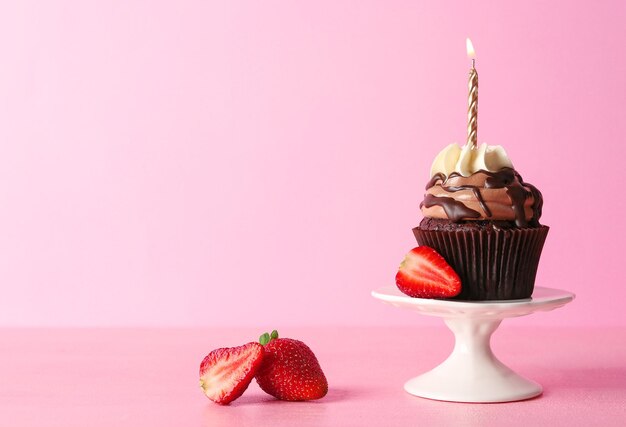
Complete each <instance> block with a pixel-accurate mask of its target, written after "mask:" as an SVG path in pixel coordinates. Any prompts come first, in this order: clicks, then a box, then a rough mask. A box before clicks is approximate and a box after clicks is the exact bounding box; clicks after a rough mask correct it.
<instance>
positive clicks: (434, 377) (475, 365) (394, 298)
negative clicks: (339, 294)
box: [372, 286, 574, 403]
mask: <svg viewBox="0 0 626 427" xmlns="http://www.w3.org/2000/svg"><path fill="white" fill-rule="evenodd" d="M372 296H374V298H378V299H380V300H382V301H384V302H386V303H388V304H391V305H394V306H396V307H403V308H408V309H411V310H416V311H418V312H420V313H421V314H424V315H427V316H436V317H442V318H443V320H444V322H445V324H446V325H447V326H448V328H450V330H452V332H453V333H454V338H455V344H454V350H452V353H451V354H450V356H449V357H448V358H447V359H446V360H445V361H444V362H443V363H442V364H441V365H439V366H437V367H436V368H434V369H432V370H431V371H428V372H426V373H424V374H422V375H420V376H418V377H415V378H413V379H411V380H409V381H407V382H406V384H404V389H405V390H406V391H407V392H408V393H410V394H413V395H415V396H420V397H425V398H428V399H435V400H446V401H450V402H476V403H478V402H483V403H487V402H512V401H516V400H524V399H529V398H531V397H535V396H538V395H540V394H541V392H542V390H543V389H542V387H541V385H539V384H537V383H536V382H534V381H531V380H528V379H526V378H523V377H522V376H520V375H518V374H516V373H515V372H513V370H512V369H510V368H509V367H507V366H506V365H504V364H503V363H502V362H500V361H499V360H498V359H497V358H496V356H495V355H494V354H493V351H491V345H490V340H491V335H492V334H493V333H494V331H495V330H496V329H498V326H500V323H501V322H502V320H503V319H506V318H508V317H517V316H526V315H528V314H532V313H535V312H537V311H548V310H554V309H555V308H559V307H562V306H564V305H565V304H567V303H568V302H571V301H572V300H573V299H574V294H573V293H571V292H567V291H562V290H559V289H551V288H541V287H535V290H534V292H533V296H532V298H529V299H522V300H511V301H480V302H472V301H450V300H436V299H423V298H412V297H409V296H407V295H404V294H403V293H402V292H400V291H399V290H398V288H397V287H395V286H386V287H383V288H380V289H377V290H375V291H372Z"/></svg>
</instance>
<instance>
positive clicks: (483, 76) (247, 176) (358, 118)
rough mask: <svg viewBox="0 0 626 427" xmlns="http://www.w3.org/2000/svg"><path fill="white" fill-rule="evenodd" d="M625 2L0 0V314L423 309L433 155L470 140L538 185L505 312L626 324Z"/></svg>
mask: <svg viewBox="0 0 626 427" xmlns="http://www.w3.org/2000/svg"><path fill="white" fill-rule="evenodd" d="M624 22H626V3H624V2H623V1H604V2H594V3H591V2H586V3H585V2H566V1H553V2H545V1H525V2H515V3H511V2H497V1H491V2H490V1H474V2H446V1H442V2H410V1H406V2H402V1H397V2H383V1H378V2H363V1H354V2H349V1H327V2H306V3H305V2H290V1H282V2H275V1H264V2H256V1H250V2H226V1H225V2H213V3H207V2H203V1H180V2H164V1H163V2H148V1H133V2H126V1H121V0H119V1H111V2H97V3H96V2H89V4H87V2H82V1H60V0H59V1H54V2H28V1H21V2H7V3H6V4H3V6H2V8H1V10H0V52H2V57H1V66H0V141H1V145H0V147H1V151H0V206H1V208H0V235H1V238H0V280H1V285H0V286H1V291H2V298H0V325H5V326H118V325H135V326H141V325H146V326H159V325H161V326H162V325H173V326H217V327H220V326H232V325H235V326H237V325H239V326H246V325H250V326H258V327H259V328H260V329H267V328H271V327H278V328H280V327H281V326H282V325H286V324H291V325H323V324H346V325H354V324H363V325H372V324H377V325H383V326H384V325H401V324H407V325H409V324H415V323H418V322H421V323H427V322H430V321H434V322H436V321H437V320H430V319H425V318H421V317H420V318H419V319H418V318H417V316H416V315H415V314H414V313H411V312H406V313H405V312H402V311H400V310H393V309H391V308H389V307H386V306H383V305H382V304H380V302H378V301H376V300H374V299H373V298H371V297H370V296H369V292H370V290H371V289H373V288H376V287H379V286H382V285H387V284H390V283H393V277H394V274H395V271H396V268H397V265H398V264H399V262H400V260H401V259H402V257H403V255H404V254H405V252H407V251H408V250H409V249H410V248H412V247H413V246H414V245H415V243H414V240H413V236H412V233H411V228H412V227H413V226H415V225H417V224H418V222H419V220H420V218H421V217H420V215H419V210H418V204H419V202H420V201H421V198H422V194H423V187H424V184H425V182H426V181H427V179H428V169H429V167H430V163H431V160H432V158H433V157H434V156H435V154H436V153H437V152H438V151H439V150H440V149H441V148H442V147H443V146H445V145H447V144H449V143H451V142H462V141H463V139H464V136H465V108H466V78H467V72H468V65H469V63H468V60H467V58H466V56H465V38H466V37H467V36H469V37H471V38H472V40H473V41H474V45H475V47H476V50H477V57H478V59H477V68H478V71H479V76H480V103H479V125H478V129H479V141H484V142H488V143H490V144H503V145H504V146H505V147H506V149H507V151H508V153H509V155H510V157H511V158H512V160H513V162H514V164H515V166H516V167H517V168H518V169H519V170H520V171H521V173H522V175H523V176H524V178H525V179H526V180H527V181H529V182H531V183H533V184H535V185H537V186H538V187H539V188H540V189H541V190H542V192H543V194H544V196H545V200H546V202H545V209H544V216H543V221H542V222H544V223H545V224H547V225H550V226H551V227H552V229H551V232H550V235H549V239H548V242H547V244H546V247H545V252H544V256H543V259H542V263H541V266H540V271H539V275H538V282H537V284H538V285H542V286H550V287H557V288H565V289H569V290H572V291H574V292H575V293H577V295H578V298H577V300H576V301H575V302H574V303H573V304H571V305H570V306H568V307H567V308H565V309H563V310H559V311H558V312H552V313H546V314H542V315H537V316H531V317H528V318H524V319H518V320H512V321H511V322H520V323H521V322H523V323H524V324H525V325H532V324H556V325H582V324H595V325H608V324H616V325H621V326H623V325H626V310H622V309H621V305H622V304H621V301H623V300H624V298H626V287H625V286H624V279H623V277H624V274H623V271H624V266H623V264H624V263H623V253H624V251H623V242H624V238H625V237H626V232H625V226H624V224H625V223H626V222H625V221H624V219H623V212H624V208H625V201H626V198H625V197H624V195H623V194H622V191H621V188H620V184H621V183H622V182H623V180H624V178H623V172H622V170H623V169H624V160H623V159H624V155H625V154H626V150H625V149H624V146H625V144H626V140H625V139H626V120H625V117H626V102H625V100H626V77H625V76H626V53H625V48H624V41H625V39H626V27H625V26H624Z"/></svg>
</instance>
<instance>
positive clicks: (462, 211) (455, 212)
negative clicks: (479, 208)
mask: <svg viewBox="0 0 626 427" xmlns="http://www.w3.org/2000/svg"><path fill="white" fill-rule="evenodd" d="M422 206H426V207H427V208H430V207H431V206H441V207H442V208H443V210H444V211H445V212H446V215H447V216H448V218H450V219H451V220H452V221H454V222H459V221H461V220H462V219H463V218H480V213H479V212H476V211H475V210H474V209H470V208H468V207H467V206H465V205H464V204H463V203H461V202H459V201H457V200H454V199H453V198H452V197H437V196H433V195H432V194H426V197H424V201H423V202H422V204H421V205H420V207H422Z"/></svg>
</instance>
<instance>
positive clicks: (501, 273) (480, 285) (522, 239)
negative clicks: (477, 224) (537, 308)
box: [413, 225, 550, 301]
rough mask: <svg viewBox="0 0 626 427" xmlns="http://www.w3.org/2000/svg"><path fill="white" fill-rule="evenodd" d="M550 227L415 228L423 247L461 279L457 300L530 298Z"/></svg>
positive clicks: (417, 237) (419, 242)
mask: <svg viewBox="0 0 626 427" xmlns="http://www.w3.org/2000/svg"><path fill="white" fill-rule="evenodd" d="M549 229H550V227H547V226H545V225H542V226H540V227H537V228H520V229H507V230H458V231H440V230H422V229H421V228H420V227H415V228H414V229H413V234H415V239H416V240H417V243H418V244H419V245H420V246H430V247H431V248H433V249H435V250H436V251H437V252H439V254H441V256H443V257H444V258H445V260H446V261H447V262H448V263H449V264H450V265H451V266H452V268H453V269H454V271H456V273H457V274H458V275H459V277H460V278H461V293H460V294H459V295H457V296H456V297H454V298H453V299H455V300H471V301H478V300H479V301H483V300H511V299H522V298H530V296H531V295H532V293H533V288H534V286H535V276H536V275H537V266H538V265H539V258H540V257H541V250H542V249H543V244H544V242H545V240H546V236H547V235H548V230H549Z"/></svg>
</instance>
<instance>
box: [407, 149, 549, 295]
mask: <svg viewBox="0 0 626 427" xmlns="http://www.w3.org/2000/svg"><path fill="white" fill-rule="evenodd" d="M542 205H543V198H542V196H541V193H540V192H539V190H537V188H535V187H534V186H533V185H531V184H528V183H526V182H524V180H523V179H522V177H521V175H520V174H519V173H518V172H517V171H516V170H515V169H514V168H513V164H512V163H511V161H510V160H509V158H508V156H507V154H506V152H505V151H504V149H503V148H502V147H501V146H488V145H486V144H482V145H480V146H479V147H477V146H476V145H475V144H470V143H468V144H466V145H465V146H464V147H459V146H458V145H456V144H451V145H449V146H448V147H446V148H444V149H443V150H442V151H441V152H440V153H439V154H438V155H437V157H436V158H435V160H434V162H433V165H432V167H431V171H430V180H429V181H428V183H427V184H426V194H425V195H424V200H423V202H422V203H421V205H420V209H421V211H422V214H423V215H424V219H423V220H422V221H421V223H420V225H419V226H418V227H415V228H414V229H413V233H414V234H415V238H416V239H417V242H418V244H419V245H420V246H429V247H431V248H433V249H435V250H436V251H437V252H439V254H441V255H442V256H443V257H444V258H445V259H446V261H447V262H448V263H449V264H450V265H451V266H452V268H453V269H454V270H455V271H456V273H457V274H458V275H459V277H460V278H461V285H462V290H461V293H460V294H459V295H458V296H456V297H454V299H459V300H512V299H522V298H529V297H530V296H531V295H532V293H533V287H534V284H535V276H536V274H537V266H538V264H539V258H540V256H541V250H542V248H543V245H544V242H545V239H546V236H547V234H548V230H549V227H547V226H545V225H541V224H540V223H539V219H540V217H541V208H542Z"/></svg>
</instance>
